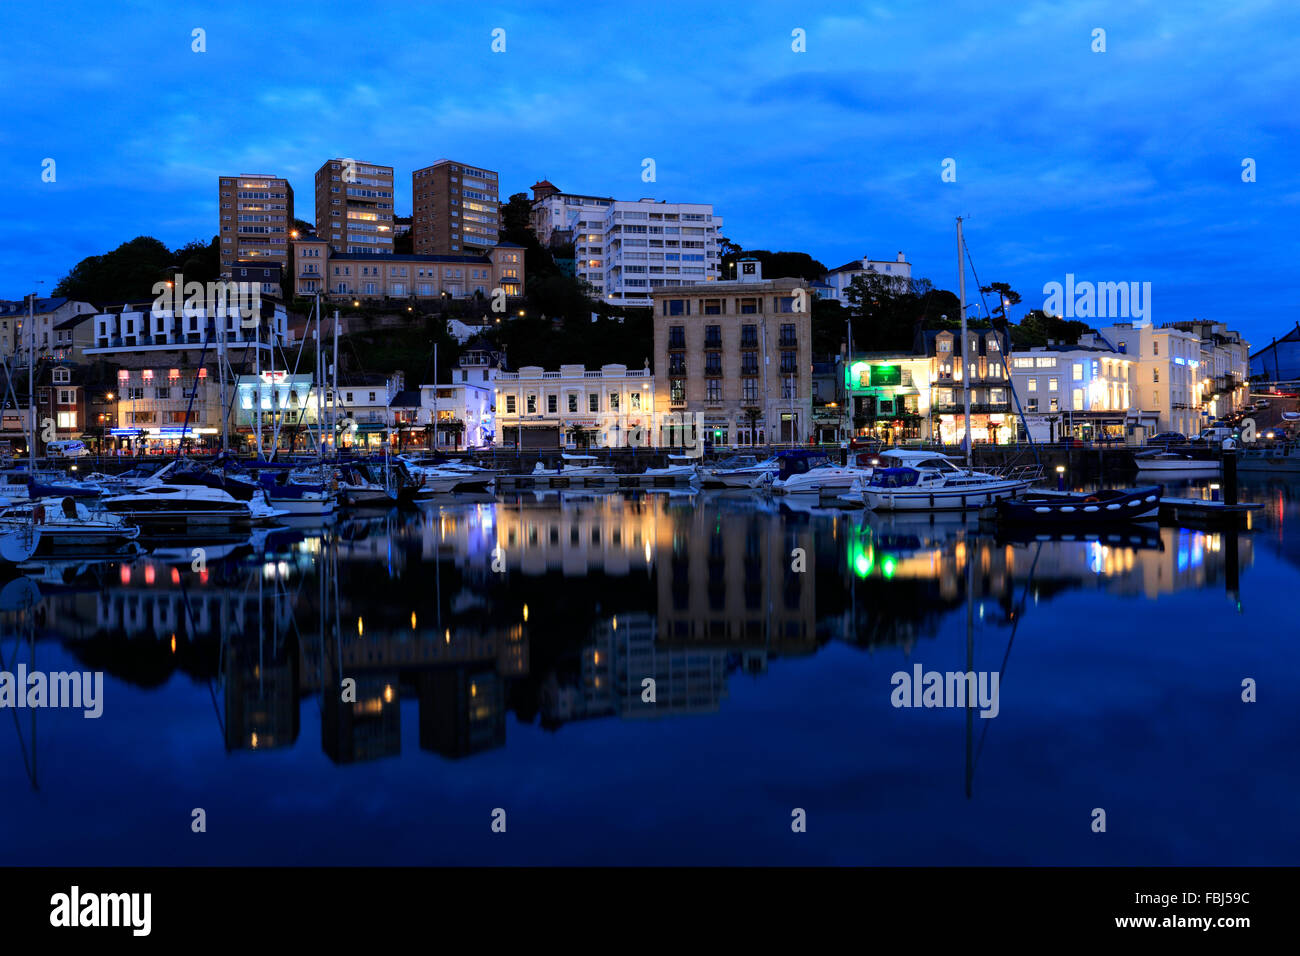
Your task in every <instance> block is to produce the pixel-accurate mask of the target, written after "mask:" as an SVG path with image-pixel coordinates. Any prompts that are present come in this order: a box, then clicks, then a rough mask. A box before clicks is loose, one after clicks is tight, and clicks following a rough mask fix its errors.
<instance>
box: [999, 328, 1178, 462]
mask: <svg viewBox="0 0 1300 956" xmlns="http://www.w3.org/2000/svg"><path fill="white" fill-rule="evenodd" d="M1137 365H1138V363H1137V361H1136V360H1135V359H1133V358H1132V357H1131V356H1129V355H1126V354H1124V353H1122V352H1117V351H1115V350H1113V349H1108V348H1105V347H1101V346H1089V345H1047V346H1035V347H1033V348H1029V349H1020V350H1017V351H1015V352H1013V353H1012V355H1011V381H1012V384H1013V385H1014V386H1015V389H1016V396H1017V397H1018V398H1019V399H1020V410H1021V411H1022V412H1023V413H1024V426H1027V427H1028V431H1029V435H1030V437H1032V438H1033V440H1034V441H1055V440H1059V439H1061V438H1063V437H1066V436H1071V437H1074V438H1078V439H1081V440H1083V441H1091V440H1094V439H1098V438H1103V437H1105V438H1116V439H1122V438H1124V437H1125V435H1126V434H1127V433H1128V428H1129V426H1130V425H1137V424H1145V425H1146V426H1147V427H1148V428H1151V427H1153V426H1154V424H1155V416H1153V415H1152V416H1146V417H1144V416H1143V415H1142V413H1141V412H1140V410H1138V409H1137V408H1136V407H1135V405H1134V394H1135V385H1136V376H1137ZM1015 424H1017V425H1019V424H1020V420H1019V418H1017V419H1016V422H1015ZM1022 427H1023V426H1022Z"/></svg>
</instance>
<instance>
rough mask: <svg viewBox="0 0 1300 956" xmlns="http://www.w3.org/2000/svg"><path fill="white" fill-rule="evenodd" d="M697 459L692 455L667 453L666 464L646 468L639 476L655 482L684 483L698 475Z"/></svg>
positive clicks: (693, 479)
mask: <svg viewBox="0 0 1300 956" xmlns="http://www.w3.org/2000/svg"><path fill="white" fill-rule="evenodd" d="M698 462H699V459H698V458H696V457H694V456H692V455H669V456H668V464H667V465H665V466H664V467H662V468H647V469H646V470H645V471H644V472H642V473H641V477H642V478H643V479H645V480H647V481H651V482H656V483H665V482H672V483H674V484H686V483H690V482H693V481H695V480H696V478H697V477H699V468H698V467H697V465H698Z"/></svg>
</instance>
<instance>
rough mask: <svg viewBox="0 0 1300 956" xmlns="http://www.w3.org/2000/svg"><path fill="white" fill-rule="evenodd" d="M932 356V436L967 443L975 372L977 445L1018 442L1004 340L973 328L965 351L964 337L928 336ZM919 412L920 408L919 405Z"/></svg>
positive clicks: (972, 433)
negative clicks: (967, 380) (967, 397)
mask: <svg viewBox="0 0 1300 956" xmlns="http://www.w3.org/2000/svg"><path fill="white" fill-rule="evenodd" d="M923 337H924V339H925V341H926V342H927V344H928V348H927V352H928V353H929V357H930V363H931V365H930V382H931V384H932V387H933V391H932V392H931V394H930V417H931V422H930V434H931V436H933V437H934V438H935V439H936V440H938V441H941V442H942V443H943V444H945V445H960V444H962V442H963V441H964V440H965V434H966V427H965V415H966V406H965V393H964V388H965V383H964V382H963V379H964V377H965V375H966V371H967V368H969V370H970V410H971V421H970V436H971V440H972V441H975V442H991V443H993V444H999V445H1004V444H1006V443H1007V442H1010V441H1012V440H1014V439H1015V437H1016V433H1015V427H1014V424H1013V423H1012V422H1011V421H1010V413H1011V411H1012V406H1011V390H1010V388H1009V386H1010V382H1011V378H1010V375H1009V374H1008V370H1007V363H1006V359H1005V357H1004V356H1003V354H1002V339H1001V337H1000V336H999V335H998V333H997V332H995V331H993V330H992V329H982V330H981V329H970V330H968V331H967V332H966V347H965V348H964V349H962V348H961V343H960V342H959V337H960V333H958V332H953V331H950V330H947V329H945V330H943V331H940V332H926V333H924V336H923ZM918 407H919V406H918Z"/></svg>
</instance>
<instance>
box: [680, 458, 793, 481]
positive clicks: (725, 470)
mask: <svg viewBox="0 0 1300 956" xmlns="http://www.w3.org/2000/svg"><path fill="white" fill-rule="evenodd" d="M780 470H781V463H780V462H779V461H778V460H777V459H775V458H768V459H766V460H764V461H759V460H758V457H757V456H755V455H733V456H732V457H731V458H728V459H726V460H725V461H720V462H718V463H717V464H715V465H713V466H712V467H709V468H701V469H700V470H699V475H700V484H701V485H703V486H704V487H706V488H709V487H715V488H758V487H761V486H763V485H767V484H770V483H771V482H772V480H773V479H774V478H776V475H777V472H778V471H780Z"/></svg>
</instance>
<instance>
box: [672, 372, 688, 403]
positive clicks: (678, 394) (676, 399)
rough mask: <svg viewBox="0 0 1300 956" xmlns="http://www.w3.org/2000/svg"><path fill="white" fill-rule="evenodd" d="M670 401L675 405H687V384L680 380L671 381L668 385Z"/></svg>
mask: <svg viewBox="0 0 1300 956" xmlns="http://www.w3.org/2000/svg"><path fill="white" fill-rule="evenodd" d="M668 389H669V400H670V401H671V402H672V403H673V404H674V405H685V404H686V382H685V381H684V380H682V379H680V378H674V379H670V380H669V383H668Z"/></svg>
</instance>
